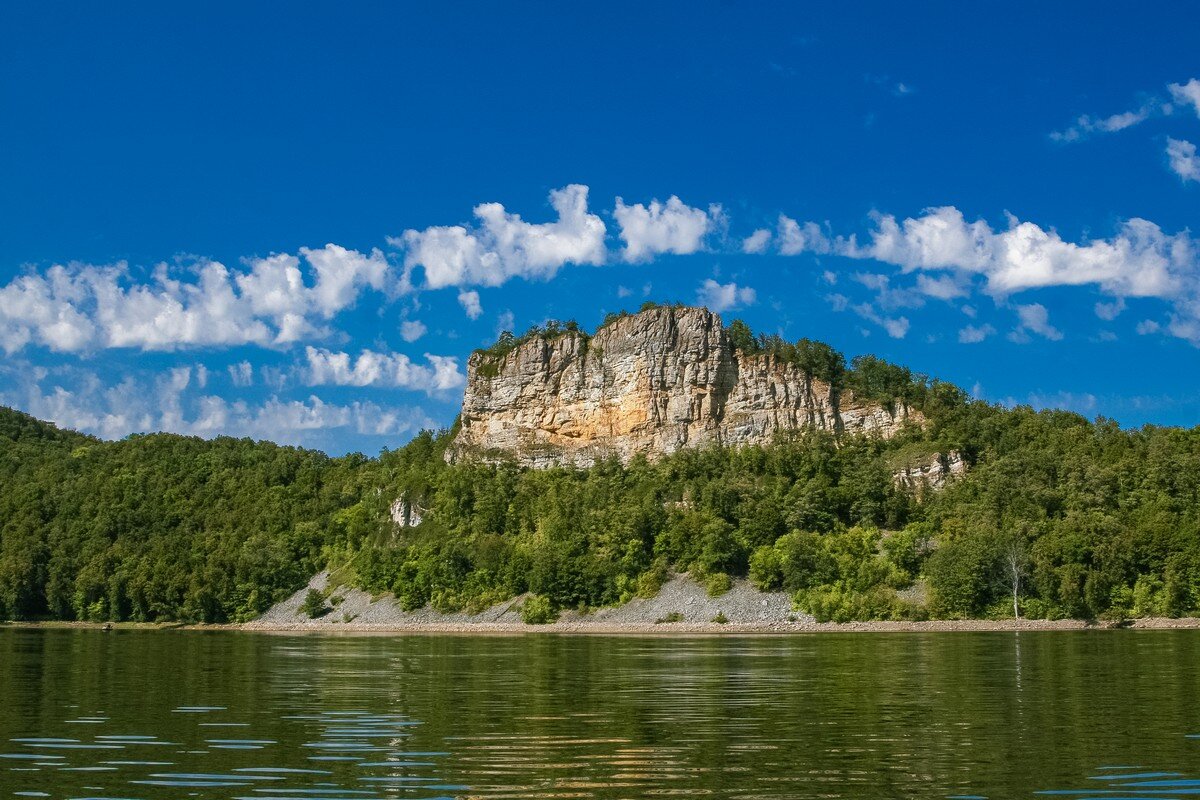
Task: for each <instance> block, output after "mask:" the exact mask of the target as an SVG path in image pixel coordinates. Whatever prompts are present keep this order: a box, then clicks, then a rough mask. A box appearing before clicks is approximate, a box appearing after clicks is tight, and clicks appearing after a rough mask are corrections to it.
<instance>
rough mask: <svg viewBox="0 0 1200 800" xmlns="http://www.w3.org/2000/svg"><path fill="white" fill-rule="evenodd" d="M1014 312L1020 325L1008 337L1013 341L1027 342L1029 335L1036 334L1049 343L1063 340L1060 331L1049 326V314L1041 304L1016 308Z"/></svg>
mask: <svg viewBox="0 0 1200 800" xmlns="http://www.w3.org/2000/svg"><path fill="white" fill-rule="evenodd" d="M1016 311H1017V318H1018V319H1019V320H1020V324H1019V325H1018V326H1017V328H1016V330H1014V331H1013V333H1012V336H1011V337H1010V338H1012V339H1013V340H1014V341H1028V334H1029V333H1036V334H1037V335H1038V336H1041V337H1043V338H1045V339H1050V340H1051V341H1058V340H1059V339H1061V338H1063V335H1062V331H1060V330H1059V329H1058V328H1056V327H1054V326H1053V325H1051V324H1050V312H1049V311H1047V310H1046V307H1045V306H1044V305H1042V304H1041V303H1030V304H1029V305H1024V306H1017V307H1016Z"/></svg>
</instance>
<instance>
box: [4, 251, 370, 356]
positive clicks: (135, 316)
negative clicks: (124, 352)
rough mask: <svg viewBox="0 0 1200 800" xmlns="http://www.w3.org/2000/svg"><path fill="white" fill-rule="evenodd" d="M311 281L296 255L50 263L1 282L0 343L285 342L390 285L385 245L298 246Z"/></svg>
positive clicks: (60, 346)
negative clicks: (136, 264)
mask: <svg viewBox="0 0 1200 800" xmlns="http://www.w3.org/2000/svg"><path fill="white" fill-rule="evenodd" d="M301 254H302V255H303V257H304V262H305V263H307V265H308V267H309V272H310V273H311V275H312V281H311V283H310V284H306V282H305V276H304V271H303V270H302V269H301V261H300V259H299V258H298V257H296V256H292V255H286V254H281V255H273V256H270V257H267V258H260V259H252V260H250V261H248V262H247V269H246V270H245V271H237V270H230V269H229V268H227V267H226V266H225V265H224V264H221V263H218V262H216V261H201V262H199V263H198V264H196V265H195V266H194V267H193V268H192V269H191V270H190V274H186V273H185V274H179V273H181V272H183V270H179V269H175V270H172V269H170V268H168V267H167V265H165V264H160V265H158V266H157V267H156V268H155V269H154V270H153V273H152V275H151V277H150V280H149V281H138V280H136V279H135V277H134V276H133V274H132V273H131V271H130V270H129V268H128V267H127V266H126V265H125V264H123V263H120V264H116V265H113V266H93V265H89V264H78V263H72V264H68V265H65V266H64V265H54V266H51V267H50V268H48V269H46V270H44V271H42V272H33V273H30V274H27V275H23V276H20V277H17V278H14V279H13V280H12V281H10V282H9V283H8V284H7V285H4V286H0V347H3V348H4V349H5V351H6V352H7V353H9V354H12V353H14V352H16V351H18V350H20V349H22V348H23V347H26V346H27V345H41V346H44V347H47V348H49V349H51V350H55V351H58V352H86V351H92V350H98V349H104V348H125V347H129V348H139V349H142V350H176V349H181V348H187V347H203V346H234V345H243V344H257V345H261V346H268V347H270V346H279V345H285V344H289V343H292V342H295V341H298V340H301V339H304V338H311V337H317V336H321V335H324V334H325V333H327V331H325V330H324V329H323V328H321V327H320V326H319V324H318V323H319V322H320V321H323V320H328V319H330V318H332V317H333V316H334V315H336V314H337V313H338V312H339V311H342V310H343V309H345V308H348V307H350V306H352V305H354V303H355V302H356V301H357V299H358V296H359V294H360V293H361V292H362V291H363V290H364V289H366V288H371V289H374V290H380V291H382V290H384V289H385V284H386V282H387V280H388V277H389V276H388V264H387V261H386V260H385V259H384V257H383V255H382V254H381V253H380V252H379V251H378V250H375V251H372V252H371V253H370V254H367V255H364V254H362V253H359V252H356V251H354V250H347V249H346V248H343V247H339V246H337V245H332V244H331V245H326V246H325V247H323V248H320V249H308V248H305V249H303V250H301Z"/></svg>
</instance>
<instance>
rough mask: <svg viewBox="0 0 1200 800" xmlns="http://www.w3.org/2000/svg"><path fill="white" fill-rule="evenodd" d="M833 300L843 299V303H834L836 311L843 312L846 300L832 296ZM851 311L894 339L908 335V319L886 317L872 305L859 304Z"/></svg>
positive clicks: (838, 296) (865, 333)
mask: <svg viewBox="0 0 1200 800" xmlns="http://www.w3.org/2000/svg"><path fill="white" fill-rule="evenodd" d="M831 298H841V300H842V302H841V303H834V311H841V310H842V308H845V301H846V298H844V297H842V296H841V295H832V296H831ZM839 306H841V307H839ZM850 310H851V311H853V312H854V313H855V314H858V315H859V316H860V317H862V318H863V319H865V320H868V321H870V322H874V323H875V324H876V325H878V326H880V327H881V328H883V329H884V330H885V331H887V335H888V336H890V337H892V338H893V339H903V338H904V337H905V336H907V335H908V328H909V321H908V317H885V316H883V315H881V314H880V313H879V312H878V311H876V310H875V307H874V306H872V305H871V304H870V303H859V304H858V305H856V306H850ZM863 335H864V336H866V335H869V332H867V331H864V332H863Z"/></svg>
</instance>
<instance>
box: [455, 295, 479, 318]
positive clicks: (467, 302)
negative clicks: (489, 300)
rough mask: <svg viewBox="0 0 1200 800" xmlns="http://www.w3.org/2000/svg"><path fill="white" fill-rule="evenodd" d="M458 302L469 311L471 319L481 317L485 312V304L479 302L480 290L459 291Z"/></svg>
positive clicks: (464, 309) (468, 314)
mask: <svg viewBox="0 0 1200 800" xmlns="http://www.w3.org/2000/svg"><path fill="white" fill-rule="evenodd" d="M458 304H459V305H460V306H462V307H463V311H465V312H467V316H468V317H470V318H471V319H479V317H480V316H481V315H482V314H483V304H482V303H480V302H479V292H476V291H474V290H471V291H462V292H459V293H458Z"/></svg>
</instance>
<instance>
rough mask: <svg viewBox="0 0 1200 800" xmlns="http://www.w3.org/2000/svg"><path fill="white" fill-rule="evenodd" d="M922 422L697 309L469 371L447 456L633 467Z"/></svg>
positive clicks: (487, 361) (631, 322)
mask: <svg viewBox="0 0 1200 800" xmlns="http://www.w3.org/2000/svg"><path fill="white" fill-rule="evenodd" d="M906 421H914V422H918V423H919V422H920V421H921V416H920V414H919V412H917V411H915V410H911V409H909V408H907V407H906V406H904V405H902V404H898V405H897V406H896V407H895V408H892V409H889V408H886V407H884V406H882V405H880V404H879V403H875V402H867V401H865V400H860V399H858V398H856V397H854V395H853V393H851V392H850V391H848V390H847V391H842V392H841V393H840V394H839V393H838V392H836V391H834V390H833V389H832V388H831V387H830V386H829V384H827V383H824V382H822V381H820V380H816V379H814V378H811V377H809V376H808V375H806V374H805V373H804V372H803V371H802V370H800V369H798V368H797V367H796V366H795V365H792V364H788V363H783V362H781V361H780V360H779V359H777V358H775V357H773V356H771V355H749V354H747V353H745V352H743V351H741V350H739V349H737V348H735V347H734V346H733V344H732V343H731V341H730V339H729V336H728V335H727V333H726V331H725V328H724V326H723V325H722V324H721V318H720V317H719V316H717V315H716V314H714V313H712V312H710V311H708V310H707V309H703V308H666V307H663V308H655V309H651V310H648V311H644V312H642V313H640V314H635V315H632V316H627V317H623V318H620V319H618V320H616V321H614V322H612V323H610V324H608V325H606V326H604V327H603V328H601V329H600V330H599V331H597V332H596V334H595V335H594V336H592V337H590V338H589V337H587V336H585V335H583V334H577V333H566V334H563V335H561V336H557V337H554V338H545V337H535V338H533V339H531V340H528V341H526V342H524V343H522V344H521V345H520V346H518V347H517V348H515V349H514V350H512V351H511V352H509V353H507V354H506V355H504V356H503V357H500V358H499V359H497V358H496V357H495V356H490V355H488V354H486V353H475V354H474V355H472V356H471V359H470V361H469V362H468V366H467V389H466V395H465V397H464V399H463V409H462V419H461V428H460V430H459V432H458V435H457V437H456V439H455V442H454V446H453V447H452V448H451V450H450V452H449V454H448V457H450V458H460V457H463V456H476V457H483V458H492V457H509V458H514V459H516V460H517V461H518V462H520V463H522V464H524V465H527V466H532V467H545V466H550V465H554V464H575V465H579V466H584V465H588V464H592V463H594V462H595V461H596V460H598V459H601V458H604V457H607V456H611V455H615V456H617V457H619V458H620V459H621V460H622V461H626V462H627V461H629V459H631V458H633V457H634V456H636V455H638V454H644V455H646V456H647V457H649V458H655V457H657V456H661V455H664V454H666V453H672V452H675V451H677V450H680V449H682V448H685V447H696V446H703V445H707V444H711V443H720V444H724V445H739V444H760V443H766V442H769V441H770V440H771V439H772V438H774V437H775V435H776V434H777V433H779V432H782V431H792V430H798V429H803V428H815V429H822V430H830V431H836V432H839V433H840V432H847V433H873V434H876V435H880V436H884V437H890V436H892V435H893V434H895V433H896V432H897V431H898V430H899V429H900V427H901V426H902V425H903V424H904V423H905V422H906Z"/></svg>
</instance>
